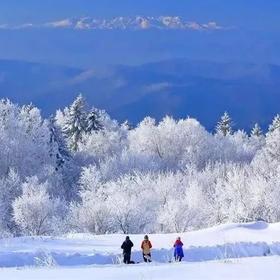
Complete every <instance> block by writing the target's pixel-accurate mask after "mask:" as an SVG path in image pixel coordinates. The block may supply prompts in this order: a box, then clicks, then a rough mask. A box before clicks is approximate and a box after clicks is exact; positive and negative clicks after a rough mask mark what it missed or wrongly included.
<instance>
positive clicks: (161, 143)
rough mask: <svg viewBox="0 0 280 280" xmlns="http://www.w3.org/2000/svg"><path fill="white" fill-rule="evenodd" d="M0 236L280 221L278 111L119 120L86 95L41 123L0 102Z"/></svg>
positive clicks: (31, 112)
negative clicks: (208, 122)
mask: <svg viewBox="0 0 280 280" xmlns="http://www.w3.org/2000/svg"><path fill="white" fill-rule="evenodd" d="M0 139H1V140H0V141H1V149H0V181H1V183H0V213H1V215H0V234H1V236H9V235H13V236H15V235H57V234H63V233H67V232H90V233H95V234H103V233H120V232H121V233H153V232H182V231H187V230H191V229H200V228H205V227H208V226H213V225H217V224H220V223H227V222H246V221H255V220H265V221H267V222H277V221H280V203H279V201H280V116H279V115H277V116H276V117H275V118H274V120H272V123H271V125H270V126H269V128H268V129H267V131H266V132H264V133H263V132H262V130H261V128H260V127H259V125H258V124H256V125H255V126H254V127H253V128H252V131H251V133H250V135H248V134H247V133H246V132H245V131H243V130H236V131H235V130H234V127H233V126H232V120H231V118H230V116H229V115H228V114H227V113H225V114H224V115H223V116H222V117H221V119H220V120H219V121H218V123H217V126H216V130H215V132H213V133H210V132H208V131H207V130H206V129H205V128H204V127H203V126H202V125H201V124H200V123H199V122H198V121H197V120H195V119H192V118H186V119H181V120H175V119H173V118H172V117H168V116H167V117H165V118H164V119H162V120H161V121H160V122H157V121H156V120H154V119H152V118H150V117H147V118H145V119H144V120H143V121H142V122H140V123H139V124H138V125H137V126H136V127H132V126H131V125H129V123H123V124H119V123H118V122H117V121H115V120H112V119H111V118H110V117H109V115H108V114H107V113H106V112H104V111H101V110H98V109H95V108H90V107H89V106H88V105H87V104H86V102H85V100H84V99H83V97H82V96H78V97H77V98H76V100H75V101H74V102H73V104H71V105H70V106H69V107H67V108H65V109H64V110H63V111H61V110H59V111H57V112H56V115H55V116H53V117H51V118H49V119H44V118H43V117H42V115H41V113H40V110H39V109H38V108H36V107H34V106H33V105H26V106H19V105H16V104H13V103H12V102H10V101H9V100H1V101H0Z"/></svg>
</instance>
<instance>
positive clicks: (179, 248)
mask: <svg viewBox="0 0 280 280" xmlns="http://www.w3.org/2000/svg"><path fill="white" fill-rule="evenodd" d="M183 246H184V244H183V242H182V241H181V238H180V237H178V238H177V239H176V241H175V243H174V246H173V247H174V258H175V261H176V262H180V261H181V260H182V258H183V257H184V251H183Z"/></svg>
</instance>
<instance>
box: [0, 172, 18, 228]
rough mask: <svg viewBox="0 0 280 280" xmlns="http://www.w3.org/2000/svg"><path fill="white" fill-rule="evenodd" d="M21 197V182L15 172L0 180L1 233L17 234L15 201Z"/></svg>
mask: <svg viewBox="0 0 280 280" xmlns="http://www.w3.org/2000/svg"><path fill="white" fill-rule="evenodd" d="M20 195H21V180H20V178H19V176H18V174H17V173H16V172H15V170H13V169H11V170H10V171H9V173H8V174H7V176H5V177H2V178H1V179H0V212H1V216H0V233H1V232H2V233H3V232H6V233H7V232H9V233H17V232H18V229H17V228H16V224H15V222H14V220H13V208H12V203H13V201H14V200H15V199H16V198H17V197H19V196H20Z"/></svg>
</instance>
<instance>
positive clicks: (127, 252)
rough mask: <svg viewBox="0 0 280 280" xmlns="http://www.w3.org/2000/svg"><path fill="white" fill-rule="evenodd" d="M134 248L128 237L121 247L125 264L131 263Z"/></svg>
mask: <svg viewBox="0 0 280 280" xmlns="http://www.w3.org/2000/svg"><path fill="white" fill-rule="evenodd" d="M132 247H133V243H132V241H131V240H130V239H129V236H127V237H126V238H125V241H124V242H123V244H122V246H121V248H122V249H123V262H124V263H126V264H130V263H131V261H130V258H131V248H132Z"/></svg>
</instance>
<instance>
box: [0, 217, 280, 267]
mask: <svg viewBox="0 0 280 280" xmlns="http://www.w3.org/2000/svg"><path fill="white" fill-rule="evenodd" d="M179 235H180V236H181V238H182V241H183V242H184V244H185V260H186V261H188V262H202V261H208V260H217V259H228V258H239V257H254V256H268V255H280V224H279V223H278V224H266V223H264V222H257V223H248V224H228V225H222V226H218V227H214V228H210V229H206V230H201V231H194V232H188V233H182V234H179ZM177 236H178V234H153V235H150V240H151V241H152V243H153V252H152V256H153V260H154V261H156V262H157V263H167V262H169V261H170V260H171V259H172V255H173V254H172V245H173V242H174V240H175V238H176V237H177ZM124 237H125V236H124V235H100V236H93V235H90V234H72V235H67V236H63V237H57V238H52V237H36V238H35V237H34V238H33V237H22V238H14V239H2V240H1V241H0V248H1V251H0V267H19V266H33V265H35V266H38V265H39V266H40V265H54V266H79V265H93V264H96V265H104V264H108V265H110V264H116V263H119V262H120V258H121V250H120V245H121V243H122V241H123V240H124ZM142 238H143V236H142V235H131V239H132V241H133V242H134V244H135V246H134V249H133V254H132V258H133V260H135V261H136V262H138V261H141V251H140V243H141V241H142Z"/></svg>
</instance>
